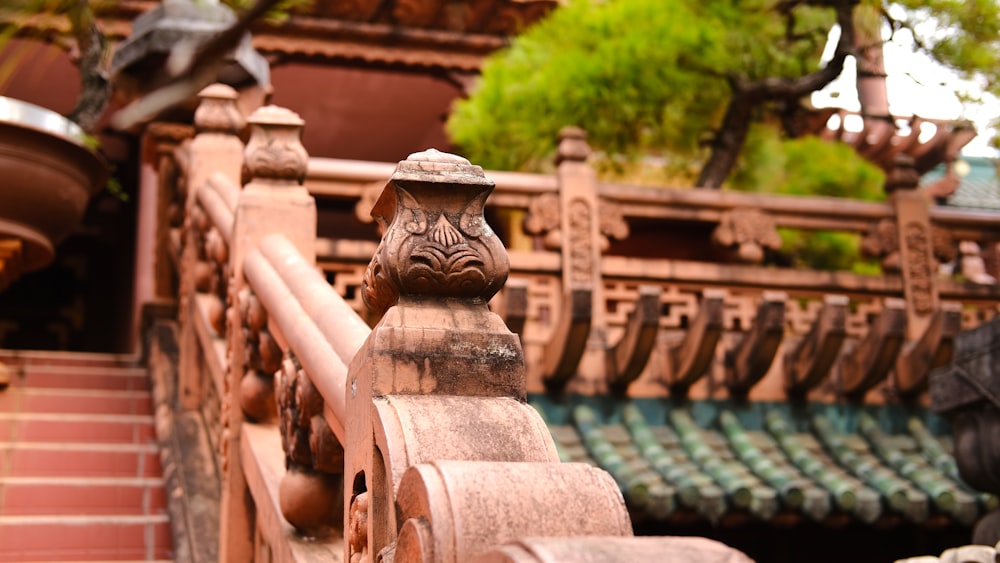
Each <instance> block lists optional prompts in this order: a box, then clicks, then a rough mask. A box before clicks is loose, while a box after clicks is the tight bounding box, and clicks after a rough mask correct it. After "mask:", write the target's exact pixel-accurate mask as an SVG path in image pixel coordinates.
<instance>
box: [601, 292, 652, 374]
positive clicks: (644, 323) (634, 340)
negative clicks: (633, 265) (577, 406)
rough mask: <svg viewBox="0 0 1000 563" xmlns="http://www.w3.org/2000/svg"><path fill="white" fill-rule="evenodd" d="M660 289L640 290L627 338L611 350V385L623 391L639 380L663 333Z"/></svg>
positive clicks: (609, 365) (629, 323)
mask: <svg viewBox="0 0 1000 563" xmlns="http://www.w3.org/2000/svg"><path fill="white" fill-rule="evenodd" d="M661 293H663V288H662V287H660V286H658V285H643V286H640V287H639V298H638V299H637V300H636V302H635V308H634V309H633V310H632V312H631V313H629V315H628V324H626V325H625V334H624V335H622V337H621V340H619V341H618V342H617V343H616V344H615V345H614V346H612V347H611V348H610V349H609V350H608V372H607V373H608V384H609V385H610V386H611V387H614V388H618V389H624V388H625V387H627V386H628V384H629V383H631V382H632V381H634V380H635V378H637V377H639V374H640V373H642V370H643V368H645V367H646V363H647V362H649V356H650V354H651V353H652V352H653V347H654V345H655V344H656V333H657V331H658V330H659V329H660V294H661Z"/></svg>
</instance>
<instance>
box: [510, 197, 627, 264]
mask: <svg viewBox="0 0 1000 563" xmlns="http://www.w3.org/2000/svg"><path fill="white" fill-rule="evenodd" d="M584 204H585V202H584ZM571 209H572V207H571ZM560 217H561V213H560V210H559V196H558V195H556V194H553V193H544V194H542V195H540V196H538V197H536V198H534V199H532V200H531V203H530V204H529V205H528V214H527V216H526V217H525V218H524V225H523V227H524V231H525V232H526V233H528V234H532V235H536V236H541V237H542V243H543V244H544V246H545V248H547V249H549V250H559V249H560V248H562V231H561V230H560V228H559V226H560V220H561V219H560ZM589 228H590V227H589V225H587V229H588V232H589ZM598 232H599V233H600V235H601V236H600V240H599V244H600V248H601V250H602V251H603V250H607V249H608V248H609V247H610V246H611V239H614V240H625V239H627V238H628V235H629V226H628V222H627V221H626V220H625V214H624V213H623V212H622V206H621V205H620V204H619V203H617V202H615V201H612V200H610V199H607V198H603V197H602V198H598ZM588 236H589V235H588Z"/></svg>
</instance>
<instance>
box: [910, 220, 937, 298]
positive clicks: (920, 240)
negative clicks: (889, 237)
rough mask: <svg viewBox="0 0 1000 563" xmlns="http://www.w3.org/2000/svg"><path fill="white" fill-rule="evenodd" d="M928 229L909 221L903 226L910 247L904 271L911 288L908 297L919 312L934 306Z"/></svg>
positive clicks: (933, 271)
mask: <svg viewBox="0 0 1000 563" xmlns="http://www.w3.org/2000/svg"><path fill="white" fill-rule="evenodd" d="M929 231H930V229H928V228H927V226H926V225H924V224H922V223H920V222H917V221H910V222H907V223H906V224H905V225H904V226H903V233H904V241H905V244H906V245H907V246H908V247H909V248H910V249H911V254H910V260H909V261H907V263H906V265H905V269H904V273H905V274H906V275H907V277H908V282H909V283H908V286H909V288H910V290H911V293H910V295H908V298H909V299H910V301H911V303H912V305H913V308H914V309H915V310H916V311H917V312H918V313H920V314H922V315H926V314H929V313H930V312H931V311H932V310H933V308H934V302H935V299H936V297H935V295H934V279H933V278H934V276H935V275H936V272H935V268H934V264H933V263H931V261H930V260H929V259H928V257H929V256H930V255H931V248H930V247H931V236H930V232H929Z"/></svg>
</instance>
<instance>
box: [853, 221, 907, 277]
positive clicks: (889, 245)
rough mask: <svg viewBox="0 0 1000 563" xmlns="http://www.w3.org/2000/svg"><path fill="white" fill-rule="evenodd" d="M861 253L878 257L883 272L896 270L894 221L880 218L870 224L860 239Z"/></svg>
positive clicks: (897, 234)
mask: <svg viewBox="0 0 1000 563" xmlns="http://www.w3.org/2000/svg"><path fill="white" fill-rule="evenodd" d="M861 254H862V255H863V256H867V257H869V258H878V259H879V260H880V261H881V264H882V270H883V271H885V272H898V271H899V270H900V259H899V233H898V232H897V231H896V222H895V221H893V220H891V219H882V220H881V221H879V222H878V223H875V224H874V225H872V226H871V229H869V231H868V234H867V235H865V237H864V238H863V239H862V240H861Z"/></svg>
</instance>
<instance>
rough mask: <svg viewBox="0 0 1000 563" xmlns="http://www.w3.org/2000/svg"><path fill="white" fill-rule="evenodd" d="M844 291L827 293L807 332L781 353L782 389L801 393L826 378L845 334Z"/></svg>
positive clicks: (845, 309) (789, 392)
mask: <svg viewBox="0 0 1000 563" xmlns="http://www.w3.org/2000/svg"><path fill="white" fill-rule="evenodd" d="M847 305H848V300H847V296H845V295H827V296H825V297H824V298H823V308H822V309H820V311H819V314H818V315H817V316H816V319H815V320H814V321H813V324H812V326H811V327H810V329H809V333H808V334H806V336H805V337H804V338H803V339H802V340H801V341H799V344H798V345H797V346H796V347H795V349H794V350H792V351H791V352H789V353H787V354H785V365H784V368H785V390H786V391H787V392H788V394H789V395H794V396H800V397H801V396H804V395H805V394H806V393H808V392H809V390H810V389H812V388H814V387H815V386H816V385H818V384H819V383H820V382H821V381H823V379H825V378H826V376H827V374H828V373H829V372H830V368H832V367H833V364H834V362H835V361H836V359H837V355H838V354H839V353H840V347H841V346H842V345H843V343H844V338H845V337H846V336H847Z"/></svg>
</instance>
